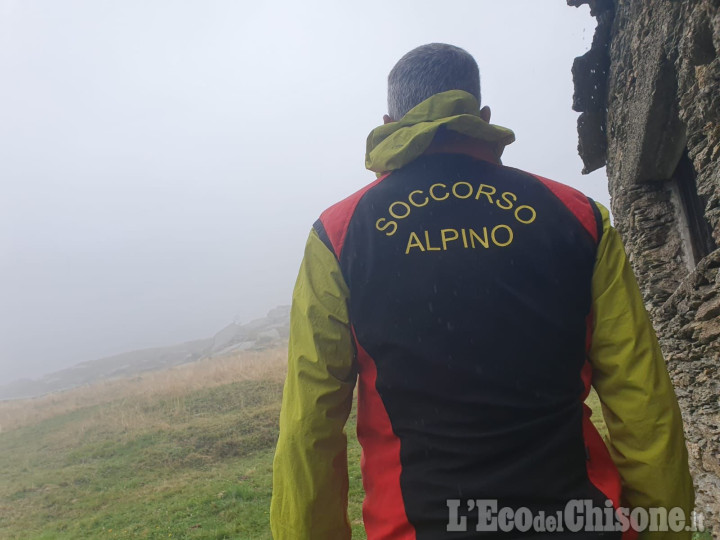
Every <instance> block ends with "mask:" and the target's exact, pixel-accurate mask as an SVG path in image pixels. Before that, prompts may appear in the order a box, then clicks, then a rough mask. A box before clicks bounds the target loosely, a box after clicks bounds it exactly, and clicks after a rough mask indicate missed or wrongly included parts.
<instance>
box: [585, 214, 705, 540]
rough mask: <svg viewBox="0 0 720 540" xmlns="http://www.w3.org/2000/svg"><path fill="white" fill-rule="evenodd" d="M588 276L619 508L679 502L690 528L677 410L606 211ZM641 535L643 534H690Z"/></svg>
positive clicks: (594, 360) (690, 500) (596, 369)
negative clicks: (617, 479)
mask: <svg viewBox="0 0 720 540" xmlns="http://www.w3.org/2000/svg"><path fill="white" fill-rule="evenodd" d="M597 206H598V208H599V209H600V212H601V214H602V218H603V236H602V240H601V242H600V245H599V246H598V254H597V260H596V263H595V270H594V274H593V281H592V297H593V312H594V319H595V320H594V329H593V339H592V345H591V348H590V362H591V364H592V367H593V386H594V387H595V389H596V390H597V393H598V396H599V398H600V402H601V403H602V410H603V416H604V418H605V422H606V424H607V427H608V432H609V436H610V437H609V438H610V440H609V450H610V454H611V456H612V459H613V461H614V463H615V465H616V466H617V468H618V471H619V472H620V477H621V479H622V488H623V501H622V502H623V505H624V506H627V507H629V508H637V507H641V508H646V509H647V508H651V507H665V508H668V509H670V508H674V507H679V508H681V509H682V510H683V511H684V512H685V517H686V520H687V522H686V524H687V525H689V524H690V523H689V520H690V511H691V510H692V508H693V504H694V492H693V485H692V479H691V477H690V472H689V469H688V455H687V449H686V447H685V438H684V434H683V423H682V418H681V416H680V409H679V407H678V404H677V399H676V397H675V393H674V391H673V387H672V383H671V381H670V377H669V376H668V373H667V368H666V366H665V361H664V360H663V356H662V352H661V351H660V346H659V345H658V341H657V338H656V335H655V331H654V330H653V327H652V323H651V322H650V319H649V317H648V314H647V312H646V310H645V306H644V303H643V299H642V296H641V294H640V290H639V288H638V285H637V281H636V280H635V275H634V274H633V271H632V268H631V266H630V264H629V262H628V260H627V257H626V255H625V250H624V247H623V243H622V240H621V238H620V235H619V234H618V232H617V230H615V228H614V227H612V226H611V225H610V218H609V214H608V211H607V209H606V208H604V207H603V206H602V205H599V204H598V205H597ZM690 535H691V533H689V532H685V531H683V532H680V533H672V532H669V533H660V532H652V533H650V532H646V533H643V534H641V535H640V538H653V539H661V538H663V539H664V538H687V539H689V538H690Z"/></svg>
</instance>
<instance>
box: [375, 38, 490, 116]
mask: <svg viewBox="0 0 720 540" xmlns="http://www.w3.org/2000/svg"><path fill="white" fill-rule="evenodd" d="M447 90H464V91H466V92H469V93H470V94H472V95H473V96H475V98H476V99H477V100H478V104H479V103H480V70H479V69H478V65H477V62H475V59H474V58H473V57H472V56H471V55H470V53H468V52H467V51H466V50H464V49H461V48H460V47H455V46H453V45H448V44H446V43H429V44H427V45H421V46H420V47H417V48H415V49H413V50H412V51H410V52H409V53H407V54H406V55H405V56H403V57H402V58H401V59H400V60H399V61H398V63H397V64H395V67H393V68H392V70H391V71H390V75H388V115H389V116H390V118H392V119H393V120H400V119H401V118H402V117H403V116H405V114H407V112H408V111H409V110H410V109H412V108H413V107H415V106H416V105H418V104H419V103H422V102H423V101H425V100H426V99H427V98H429V97H430V96H432V95H434V94H439V93H440V92H445V91H447Z"/></svg>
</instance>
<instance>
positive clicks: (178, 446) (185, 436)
mask: <svg viewBox="0 0 720 540" xmlns="http://www.w3.org/2000/svg"><path fill="white" fill-rule="evenodd" d="M281 392H282V386H281V384H280V383H277V382H263V381H243V382H239V383H233V384H227V385H225V386H219V387H215V388H209V389H202V390H198V391H193V392H191V393H188V394H187V395H186V396H183V397H180V398H178V397H175V398H172V399H169V398H167V399H163V398H157V399H152V398H150V399H146V400H140V402H137V401H128V402H125V401H119V402H117V401H116V402H111V403H108V404H104V405H99V406H93V407H87V408H83V409H80V410H77V411H72V412H69V413H65V414H61V415H58V416H56V417H52V418H49V419H47V420H44V421H42V422H39V423H37V424H34V425H31V426H26V427H22V428H18V429H15V430H13V431H9V432H6V433H2V434H0V538H4V539H5V538H6V539H20V538H22V539H26V538H27V539H53V540H55V539H58V540H62V539H68V540H69V539H73V540H74V539H78V538H188V539H201V538H202V539H218V540H219V539H252V540H263V539H270V538H271V535H270V530H269V525H268V512H269V505H270V495H271V480H272V456H273V451H274V445H275V441H276V437H277V418H278V414H279V410H280V398H281ZM348 432H349V433H354V415H353V418H352V419H351V423H350V425H349V426H348ZM350 438H351V443H350V449H349V456H350V458H349V461H350V469H349V473H350V477H351V484H352V486H351V492H350V515H351V520H352V521H353V529H354V538H365V535H364V531H363V530H362V522H361V521H360V515H361V504H362V497H363V493H362V487H361V485H360V468H359V461H360V450H359V446H358V444H357V441H356V440H353V439H354V437H350Z"/></svg>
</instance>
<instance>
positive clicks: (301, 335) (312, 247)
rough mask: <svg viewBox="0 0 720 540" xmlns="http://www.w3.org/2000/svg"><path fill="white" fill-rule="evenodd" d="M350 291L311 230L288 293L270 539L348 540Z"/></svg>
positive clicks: (353, 369) (334, 261)
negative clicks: (284, 376)
mask: <svg viewBox="0 0 720 540" xmlns="http://www.w3.org/2000/svg"><path fill="white" fill-rule="evenodd" d="M348 295H349V291H348V288H347V285H346V284H345V281H344V279H343V276H342V274H341V272H340V268H339V265H338V262H337V259H336V258H335V256H334V255H333V254H332V253H331V252H330V250H329V249H328V248H327V247H326V246H325V244H323V242H322V241H321V240H320V238H319V237H318V235H317V233H316V232H315V230H313V231H311V233H310V236H309V238H308V241H307V244H306V246H305V255H304V258H303V261H302V264H301V267H300V273H299V275H298V278H297V282H296V284H295V290H294V292H293V301H292V308H291V312H290V343H289V347H288V374H287V379H286V381H285V387H284V391H283V401H282V409H281V412H280V435H279V439H278V443H277V448H276V452H275V459H274V461H273V493H272V502H271V505H270V525H271V529H272V533H273V538H275V540H306V539H307V540H346V539H349V538H350V536H351V533H350V524H349V521H348V517H347V498H348V472H347V438H346V435H345V431H344V429H345V422H346V421H347V418H348V415H349V414H350V409H351V405H352V395H353V389H354V387H355V380H356V377H357V368H356V364H355V353H354V347H353V342H352V333H351V330H350V323H349V316H348V307H347V301H348Z"/></svg>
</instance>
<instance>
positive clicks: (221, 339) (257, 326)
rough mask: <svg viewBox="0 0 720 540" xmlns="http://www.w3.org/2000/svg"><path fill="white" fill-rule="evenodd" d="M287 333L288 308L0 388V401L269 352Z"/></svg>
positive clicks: (285, 339) (288, 326) (284, 338)
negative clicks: (177, 341) (234, 355)
mask: <svg viewBox="0 0 720 540" xmlns="http://www.w3.org/2000/svg"><path fill="white" fill-rule="evenodd" d="M289 333H290V308H289V306H281V307H277V308H275V309H273V310H271V311H270V312H269V313H268V314H267V316H266V317H264V318H262V319H255V320H253V321H250V322H248V323H245V324H238V323H232V324H230V325H228V326H226V327H225V328H223V329H222V330H220V331H219V332H218V333H217V334H215V336H213V337H212V338H207V339H199V340H195V341H188V342H186V343H181V344H179V345H172V346H169V347H156V348H152V349H142V350H138V351H131V352H126V353H122V354H118V355H114V356H108V357H106V358H101V359H99V360H90V361H88V362H82V363H81V364H77V365H76V366H73V367H71V368H68V369H63V370H60V371H56V372H54V373H50V374H49V375H45V376H43V377H40V378H38V379H21V380H19V381H15V382H12V383H10V384H6V385H3V386H0V400H9V399H22V398H31V397H38V396H42V395H45V394H50V393H52V392H59V391H62V390H69V389H71V388H76V387H78V386H83V385H86V384H92V383H95V382H97V381H101V380H105V379H113V378H119V377H129V376H133V375H137V374H139V373H144V372H147V371H157V370H161V369H167V368H171V367H173V366H179V365H181V364H187V363H189V362H195V361H197V360H200V359H202V358H207V357H210V356H213V357H218V356H225V355H227V354H231V353H233V352H237V351H245V350H263V349H269V348H272V347H276V346H280V345H282V344H283V343H284V342H285V341H287V338H288V335H289Z"/></svg>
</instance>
